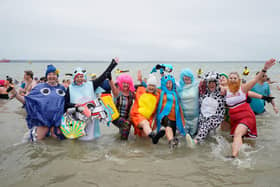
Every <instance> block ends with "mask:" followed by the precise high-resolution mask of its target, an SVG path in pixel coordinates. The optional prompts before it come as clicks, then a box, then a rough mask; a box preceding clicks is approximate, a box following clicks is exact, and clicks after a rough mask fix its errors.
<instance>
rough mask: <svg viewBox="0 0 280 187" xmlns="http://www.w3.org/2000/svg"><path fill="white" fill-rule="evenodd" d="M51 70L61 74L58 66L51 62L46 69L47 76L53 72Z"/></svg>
mask: <svg viewBox="0 0 280 187" xmlns="http://www.w3.org/2000/svg"><path fill="white" fill-rule="evenodd" d="M51 72H55V73H56V74H57V76H59V71H58V69H56V67H54V65H52V64H49V65H48V66H47V70H46V77H47V76H48V74H49V73H51Z"/></svg>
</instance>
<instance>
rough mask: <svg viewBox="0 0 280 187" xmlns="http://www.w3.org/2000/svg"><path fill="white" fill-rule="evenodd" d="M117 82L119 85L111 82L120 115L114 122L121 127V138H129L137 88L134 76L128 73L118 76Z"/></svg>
mask: <svg viewBox="0 0 280 187" xmlns="http://www.w3.org/2000/svg"><path fill="white" fill-rule="evenodd" d="M116 83H117V86H116V85H115V84H114V82H113V81H112V80H111V81H110V82H109V84H110V86H111V89H112V93H113V96H114V100H115V105H116V107H117V109H118V112H119V113H120V116H119V118H117V119H115V120H114V121H113V122H112V123H113V124H114V125H115V126H116V127H118V128H119V131H120V136H121V140H127V139H128V136H129V133H130V128H131V122H130V120H129V112H130V108H131V106H132V104H133V100H134V98H135V93H134V91H135V88H134V84H133V80H132V77H131V76H130V75H128V74H121V75H120V76H118V78H117V81H116Z"/></svg>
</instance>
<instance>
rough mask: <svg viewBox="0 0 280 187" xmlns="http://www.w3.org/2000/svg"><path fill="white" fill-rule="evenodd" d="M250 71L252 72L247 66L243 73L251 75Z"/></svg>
mask: <svg viewBox="0 0 280 187" xmlns="http://www.w3.org/2000/svg"><path fill="white" fill-rule="evenodd" d="M249 73H250V71H249V69H248V67H247V66H245V67H244V70H243V75H245V76H247V75H249Z"/></svg>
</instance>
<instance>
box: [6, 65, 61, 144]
mask: <svg viewBox="0 0 280 187" xmlns="http://www.w3.org/2000/svg"><path fill="white" fill-rule="evenodd" d="M46 78H47V82H46V83H41V84H37V85H36V86H35V87H34V88H33V89H32V90H31V91H30V93H29V94H28V95H26V96H21V95H20V94H18V92H17V91H16V90H15V89H13V90H11V93H12V94H14V95H13V97H15V98H16V99H17V100H18V101H20V102H21V103H23V104H24V107H25V109H26V112H27V117H26V121H27V125H28V128H29V129H30V139H31V141H36V140H42V139H44V138H45V137H46V136H49V135H51V136H52V137H54V138H58V139H64V136H63V135H62V133H61V131H60V129H59V127H60V124H61V117H62V115H63V112H64V100H65V99H64V96H65V88H64V86H62V85H60V84H58V83H57V82H58V81H57V80H58V70H57V69H56V68H55V67H54V66H53V65H48V67H47V70H46Z"/></svg>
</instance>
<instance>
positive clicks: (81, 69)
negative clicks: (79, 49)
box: [73, 67, 87, 81]
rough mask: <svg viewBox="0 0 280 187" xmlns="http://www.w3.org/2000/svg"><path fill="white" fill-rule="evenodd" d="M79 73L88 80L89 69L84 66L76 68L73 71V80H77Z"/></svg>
mask: <svg viewBox="0 0 280 187" xmlns="http://www.w3.org/2000/svg"><path fill="white" fill-rule="evenodd" d="M77 75H84V79H85V80H87V71H86V70H85V69H84V68H80V67H78V68H76V69H75V70H74V72H73V81H75V79H76V77H77Z"/></svg>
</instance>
